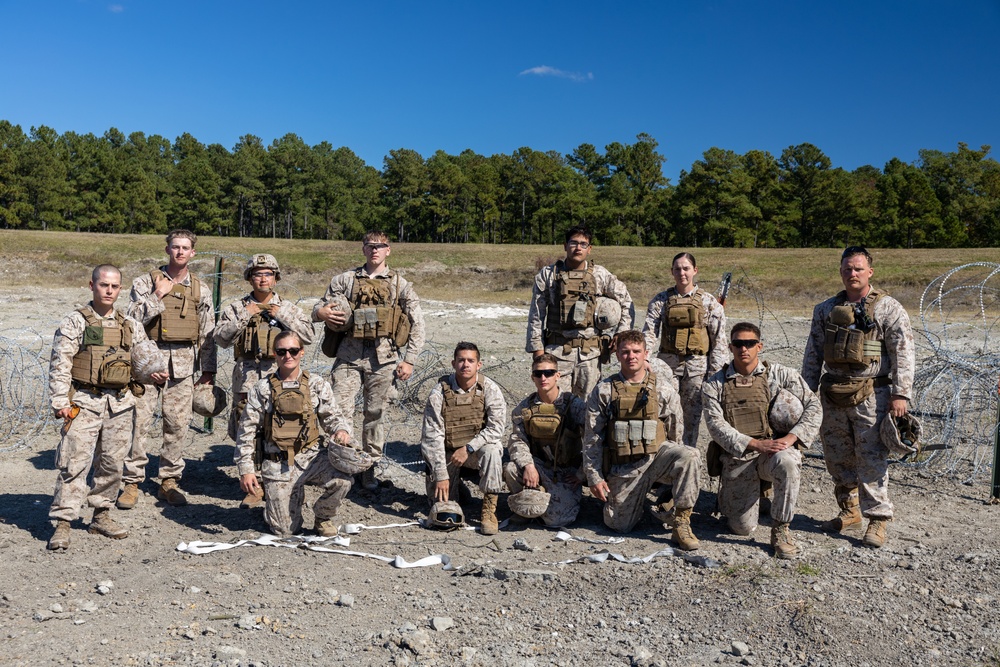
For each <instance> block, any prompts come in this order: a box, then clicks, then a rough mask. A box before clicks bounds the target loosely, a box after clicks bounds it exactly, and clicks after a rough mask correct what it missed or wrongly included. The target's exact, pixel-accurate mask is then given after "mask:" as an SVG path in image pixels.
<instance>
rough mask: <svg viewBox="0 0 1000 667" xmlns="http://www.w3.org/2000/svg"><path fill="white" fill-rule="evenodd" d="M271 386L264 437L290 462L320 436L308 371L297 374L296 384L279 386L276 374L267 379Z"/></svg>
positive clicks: (279, 381)
mask: <svg viewBox="0 0 1000 667" xmlns="http://www.w3.org/2000/svg"><path fill="white" fill-rule="evenodd" d="M268 381H269V382H270V385H271V413H270V414H269V415H268V416H267V417H265V419H264V437H265V438H267V439H268V440H270V441H271V442H273V443H274V444H275V445H277V446H278V449H280V450H282V451H283V452H285V455H286V456H287V457H288V465H292V462H293V461H294V459H295V455H296V454H298V453H299V452H300V451H302V450H303V449H304V448H306V447H312V446H313V445H315V444H316V443H317V442H319V439H320V436H321V435H322V434H321V433H320V430H319V423H318V422H317V420H316V411H315V410H313V407H312V397H311V396H310V393H309V372H308V371H302V372H301V373H300V374H299V382H298V386H296V387H284V386H282V381H281V378H279V377H278V374H277V373H273V374H271V376H270V377H269V378H268Z"/></svg>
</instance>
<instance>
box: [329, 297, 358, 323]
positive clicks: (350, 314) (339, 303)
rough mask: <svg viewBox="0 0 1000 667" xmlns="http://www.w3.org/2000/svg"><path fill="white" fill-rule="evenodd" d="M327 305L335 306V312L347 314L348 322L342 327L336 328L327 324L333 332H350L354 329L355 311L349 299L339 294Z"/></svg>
mask: <svg viewBox="0 0 1000 667" xmlns="http://www.w3.org/2000/svg"><path fill="white" fill-rule="evenodd" d="M327 305H329V306H333V309H334V310H339V311H341V312H344V313H347V321H346V322H344V323H343V324H342V325H340V326H334V325H332V324H327V325H326V326H328V327H329V328H330V330H331V331H338V332H340V331H350V330H351V329H353V328H354V309H353V308H351V303H350V302H349V301H348V300H347V297H346V296H344V295H343V294H338V295H336V296H334V297H332V298H331V299H330V300H329V301H327Z"/></svg>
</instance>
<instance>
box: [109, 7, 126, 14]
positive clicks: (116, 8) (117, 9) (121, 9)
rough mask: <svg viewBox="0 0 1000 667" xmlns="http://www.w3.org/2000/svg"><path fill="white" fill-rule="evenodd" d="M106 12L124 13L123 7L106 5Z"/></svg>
mask: <svg viewBox="0 0 1000 667" xmlns="http://www.w3.org/2000/svg"><path fill="white" fill-rule="evenodd" d="M108 11H109V12H111V13H112V14H121V13H122V12H123V11H125V6H124V5H108Z"/></svg>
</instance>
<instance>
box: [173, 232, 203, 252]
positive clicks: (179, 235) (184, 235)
mask: <svg viewBox="0 0 1000 667" xmlns="http://www.w3.org/2000/svg"><path fill="white" fill-rule="evenodd" d="M174 239H187V240H189V241H191V247H192V248H193V247H194V244H195V241H197V240H198V237H197V236H195V235H194V232H192V231H191V230H190V229H174V230H171V231H170V232H168V233H167V247H168V248H169V247H170V244H171V243H173V242H174Z"/></svg>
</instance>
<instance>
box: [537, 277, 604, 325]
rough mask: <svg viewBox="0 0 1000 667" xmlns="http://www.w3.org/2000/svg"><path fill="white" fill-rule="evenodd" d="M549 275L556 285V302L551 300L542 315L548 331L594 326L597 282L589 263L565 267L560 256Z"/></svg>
mask: <svg viewBox="0 0 1000 667" xmlns="http://www.w3.org/2000/svg"><path fill="white" fill-rule="evenodd" d="M553 278H554V282H555V284H556V285H557V286H558V288H559V295H558V299H559V303H558V304H551V305H550V306H555V305H557V307H550V308H549V311H548V317H547V318H546V319H547V321H546V325H545V326H546V328H547V329H548V330H550V331H571V330H574V329H589V328H590V327H592V326H594V311H595V309H596V306H597V285H596V282H595V280H594V270H593V266H592V265H591V264H589V263H588V264H587V268H586V269H584V270H582V271H580V270H573V271H571V270H568V269H567V268H566V265H565V263H564V262H563V260H559V261H558V262H556V263H555V267H554V271H553Z"/></svg>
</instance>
